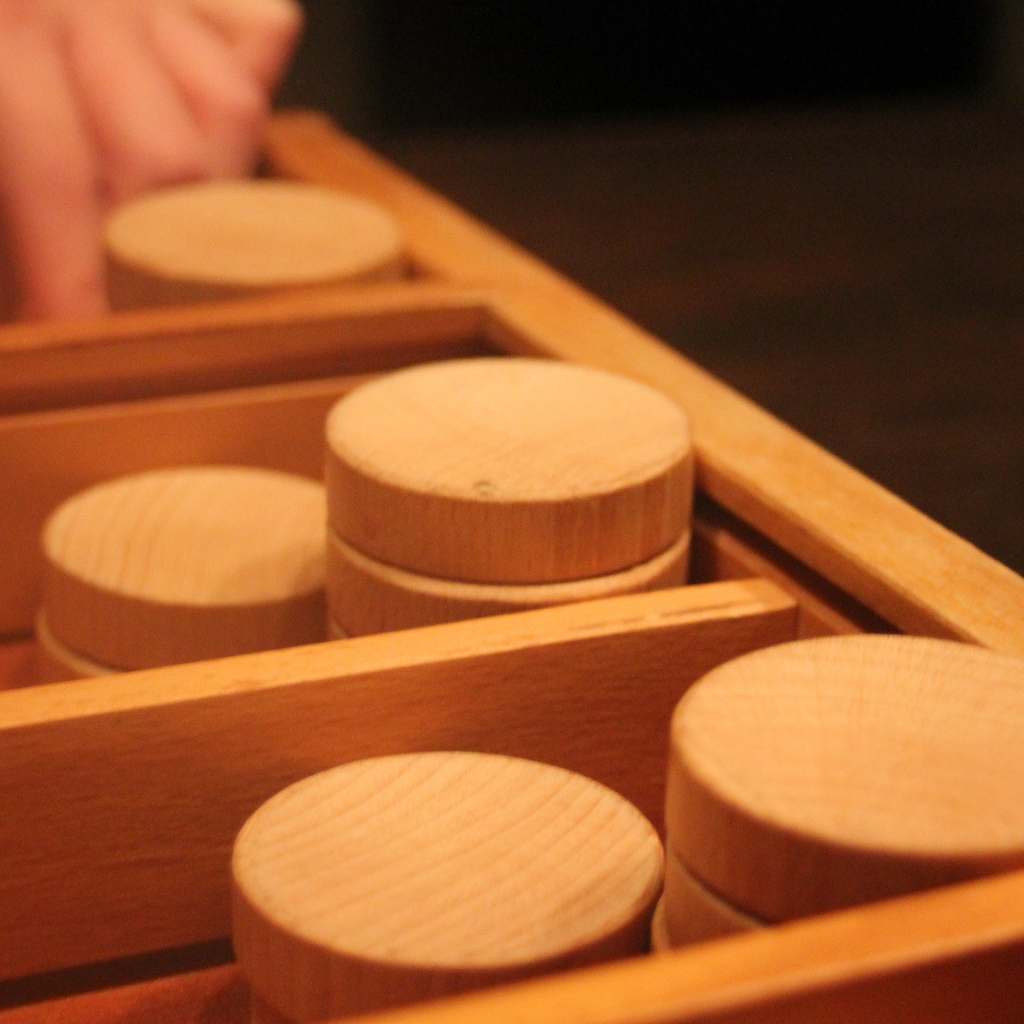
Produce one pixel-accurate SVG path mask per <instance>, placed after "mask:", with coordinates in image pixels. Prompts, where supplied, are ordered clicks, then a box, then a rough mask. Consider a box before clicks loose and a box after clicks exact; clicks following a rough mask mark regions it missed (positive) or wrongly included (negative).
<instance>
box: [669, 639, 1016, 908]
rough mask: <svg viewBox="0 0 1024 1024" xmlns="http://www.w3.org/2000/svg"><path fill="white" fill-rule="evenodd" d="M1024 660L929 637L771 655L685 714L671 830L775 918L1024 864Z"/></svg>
mask: <svg viewBox="0 0 1024 1024" xmlns="http://www.w3.org/2000/svg"><path fill="white" fill-rule="evenodd" d="M1022 736H1024V661H1020V660H1017V659H1014V658H1009V657H1005V656H1003V655H998V654H994V653H992V652H990V651H986V650H983V649H981V648H978V647H973V646H968V645H966V644H958V643H953V642H951V641H941V640H929V639H923V638H920V637H897V636H844V637H831V638H825V639H816V640H806V641H800V642H797V643H790V644H783V645H780V646H777V647H770V648H766V649H765V650H761V651H757V652H755V653H753V654H749V655H745V656H744V657H741V658H738V659H736V660H734V661H732V662H729V663H727V664H725V665H723V666H721V667H719V668H717V669H715V670H713V671H712V672H710V673H709V674H708V675H707V676H705V677H704V678H703V679H702V680H700V681H699V682H698V683H697V684H696V685H695V686H694V687H693V688H692V689H691V690H690V691H689V692H688V693H687V695H686V696H685V697H684V698H683V700H682V701H681V702H680V704H679V706H678V707H677V709H676V712H675V714H674V716H673V720H672V729H671V753H670V765H669V780H668V795H667V800H666V821H667V828H668V834H669V836H670V837H671V840H670V841H671V843H672V845H673V846H674V848H675V849H676V850H677V851H678V853H679V855H680V858H681V859H682V860H683V862H684V863H685V864H686V865H687V867H688V868H689V869H690V870H691V871H692V873H693V874H694V875H695V876H696V877H697V878H698V879H699V880H701V881H704V882H706V883H707V884H708V885H709V886H710V887H711V888H713V889H714V890H715V891H716V892H718V893H720V894H722V896H723V897H724V898H725V899H727V900H728V901H729V902H730V903H733V904H735V905H736V906H737V907H740V908H743V909H744V910H746V911H748V912H750V913H752V914H754V915H755V916H757V917H760V918H764V919H766V920H769V921H780V920H788V919H791V918H795V917H800V916H803V915H806V914H814V913H819V912H824V911H829V910H832V909H836V908H839V907H844V906H850V905H854V904H857V903H863V902H867V901H872V900H877V899H882V898H885V897H890V896H897V895H900V894H904V893H908V892H912V891H915V890H919V889H924V888H928V887H932V886H938V885H943V884H946V883H952V882H956V881H958V880H962V879H968V878H973V877H977V876H981V875H985V874H988V873H991V872H996V871H1003V870H1009V869H1012V868H1019V867H1024V800H1022V799H1021V794H1022V793H1024V757H1022V756H1021V737H1022Z"/></svg>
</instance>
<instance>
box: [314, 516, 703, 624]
mask: <svg viewBox="0 0 1024 1024" xmlns="http://www.w3.org/2000/svg"><path fill="white" fill-rule="evenodd" d="M689 553H690V535H689V533H688V532H687V533H686V534H684V535H683V536H682V537H680V538H679V540H677V541H676V543H675V544H673V545H672V546H671V547H670V548H668V549H667V550H666V551H663V552H661V554H658V555H655V556H654V558H651V559H649V560H648V561H646V562H642V563H641V564H640V565H636V566H632V567H631V568H629V569H624V570H622V571H621V572H617V573H610V574H609V575H607V576H595V577H591V578H590V579H585V580H571V581H569V582H568V583H522V584H508V585H505V586H500V585H498V584H494V583H460V582H459V581H457V580H439V579H435V578H434V577H431V576H421V575H419V574H418V573H411V572H406V571H405V570H404V569H396V568H395V567H394V566H390V565H385V564H384V563H383V562H378V561H376V560H375V559H373V558H369V557H367V556H366V555H363V554H361V553H360V552H358V551H356V550H355V548H352V547H350V546H349V545H348V544H346V543H345V542H344V541H343V540H341V539H340V538H339V537H338V536H337V534H335V533H334V532H333V531H331V532H330V535H329V537H328V541H327V607H328V609H329V611H330V613H331V616H332V617H333V619H334V620H335V621H336V622H337V623H339V624H340V625H341V626H342V627H343V628H344V630H345V631H346V633H347V634H348V635H349V636H363V635H365V634H367V633H385V632H388V631H390V630H394V629H411V628H413V627H415V626H429V625H434V624H436V623H440V622H457V621H459V620H460V619H475V618H481V617H483V616H485V615H501V614H503V613H505V612H516V611H524V610H526V609H528V608H543V607H547V606H549V605H556V604H568V603H570V602H573V601H590V600H595V599H597V598H601V597H614V596H616V595H619V594H636V593H640V592H641V591H646V590H658V589H661V588H664V587H675V586H681V585H682V584H683V583H684V582H685V581H686V569H687V563H688V559H689Z"/></svg>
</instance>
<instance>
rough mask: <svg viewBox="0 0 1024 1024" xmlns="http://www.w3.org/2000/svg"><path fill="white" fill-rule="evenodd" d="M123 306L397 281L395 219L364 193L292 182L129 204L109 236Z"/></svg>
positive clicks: (113, 281) (232, 186)
mask: <svg viewBox="0 0 1024 1024" xmlns="http://www.w3.org/2000/svg"><path fill="white" fill-rule="evenodd" d="M105 241H106V251H107V265H108V290H109V293H110V301H111V305H112V306H113V307H114V308H115V309H129V308H136V307H141V306H152V305H165V304H168V303H181V302H201V301H206V300H210V299H223V298H231V297H236V296H241V295H246V294H249V293H252V292H254V291H267V290H281V289H286V288H294V287H298V286H301V285H312V284H327V283H342V282H345V281H364V280H373V279H378V278H389V277H398V276H400V275H401V274H402V273H403V270H404V259H403V255H402V248H403V243H402V238H401V233H400V231H399V228H398V225H397V223H396V221H395V219H394V218H393V217H392V216H391V214H390V213H389V212H388V211H387V210H385V209H383V208H382V207H380V206H377V205H376V204H374V203H371V202H369V201H368V200H365V199H362V198H360V197H358V196H352V195H348V194H346V193H343V192H338V191H336V190H334V189H327V188H321V187H318V186H315V185H306V184H300V183H297V182H287V181H266V180H235V181H208V182H198V183H193V184H188V185H181V186H177V187H174V188H168V189H164V190H161V191H159V192H153V193H150V194H148V195H146V196H143V197H141V198H139V199H135V200H132V201H131V202H128V203H125V204H124V205H123V206H121V207H120V208H119V209H118V210H117V211H116V212H115V213H114V214H113V215H112V216H111V217H110V218H109V220H108V222H107V225H106V233H105Z"/></svg>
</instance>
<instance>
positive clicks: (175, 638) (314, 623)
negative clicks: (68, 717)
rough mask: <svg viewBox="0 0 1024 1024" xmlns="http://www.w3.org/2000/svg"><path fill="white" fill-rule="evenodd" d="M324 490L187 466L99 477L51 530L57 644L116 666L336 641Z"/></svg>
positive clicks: (47, 598) (48, 556) (51, 601)
mask: <svg viewBox="0 0 1024 1024" xmlns="http://www.w3.org/2000/svg"><path fill="white" fill-rule="evenodd" d="M324 520H325V499H324V491H323V487H322V486H321V485H320V484H319V483H316V482H315V481H312V480H308V479H306V478H304V477H299V476H293V475H291V474H287V473H278V472H273V471H271V470H264V469H252V468H248V467H238V466H186V467H181V468H177V469H165V470H155V471H153V472H148V473H141V474H138V475H134V476H128V477H122V478H120V479H117V480H112V481H109V482H107V483H102V484H98V485H96V486H95V487H91V488H89V489H88V490H86V491H83V492H81V493H79V494H77V495H75V496H73V497H71V498H70V499H68V500H67V501H66V502H65V503H64V504H63V505H61V506H60V507H59V508H58V509H57V510H56V511H55V512H53V513H52V515H51V516H50V518H49V519H48V520H47V522H46V524H45V527H44V529H43V550H44V554H45V567H44V581H43V607H44V610H45V615H46V622H47V624H48V625H49V630H50V632H51V633H52V635H53V636H54V637H55V638H56V639H57V640H58V641H59V643H60V644H61V645H62V646H64V647H66V648H69V649H70V650H72V651H75V652H77V653H78V654H79V655H81V656H82V657H83V658H85V659H88V660H91V661H95V662H99V663H100V664H103V665H110V666H113V667H115V668H118V669H137V668H151V667H155V666H158V665H167V664H176V663H179V662H186V661H199V660H202V659H204V658H216V657H222V656H226V655H230V654H243V653H247V652H250V651H258V650H268V649H271V648H279V647H290V646H295V645H298V644H303V643H313V642H317V641H320V640H323V639H324V636H325V633H326V623H325V614H326V613H325V601H324V558H325V556H324V546H325V545H324V531H325V526H324Z"/></svg>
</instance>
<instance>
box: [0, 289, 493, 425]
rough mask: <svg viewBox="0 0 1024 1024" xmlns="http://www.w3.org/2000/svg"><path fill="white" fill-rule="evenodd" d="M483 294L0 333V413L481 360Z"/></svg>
mask: <svg viewBox="0 0 1024 1024" xmlns="http://www.w3.org/2000/svg"><path fill="white" fill-rule="evenodd" d="M485 320H486V309H485V297H484V296H483V295H482V294H481V293H480V292H479V291H475V290H471V289H466V288H459V287H457V286H454V285H445V284H439V283H437V282H436V281H423V280H416V281H408V282H402V283H391V284H372V285H362V286H358V285H346V286H330V287H321V288H315V289H314V288H310V289H301V290H299V291H296V292H289V293H286V294H274V295H262V294H261V295H259V296H254V297H252V298H247V299H239V300H235V301H223V302H215V303H197V304H194V305H188V306H167V307H163V308H155V309H145V310H133V311H131V312H122V313H115V314H112V315H111V316H108V317H100V318H95V319H90V320H71V321H60V322H53V321H39V322H34V323H22V324H16V325H12V326H6V327H0V410H2V411H3V412H5V413H10V412H33V411H40V410H44V409H55V408H61V407H65V406H79V405H95V404H96V403H98V402H117V401H126V400H134V399H140V398H152V397H156V396H159V395H180V394H188V393H193V392H199V391H214V390H218V389H224V388H240V387H253V386H258V385H266V384H274V383H280V382H286V381H300V380H306V379H313V378H319V377H326V376H331V377H334V376H340V375H341V374H356V373H367V372H380V371H382V370H386V369H394V368H396V367H399V366H408V365H409V364H411V363H417V362H421V361H424V360H429V359H445V358H455V357H459V356H463V357H465V356H473V355H483V354H486V353H487V352H491V351H493V349H491V348H490V347H488V346H487V345H486V344H485V342H484V340H483V331H484V324H485Z"/></svg>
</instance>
